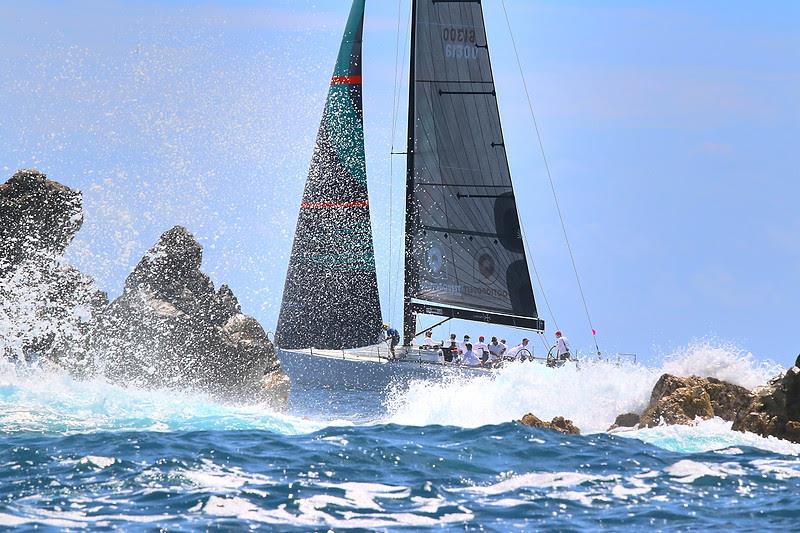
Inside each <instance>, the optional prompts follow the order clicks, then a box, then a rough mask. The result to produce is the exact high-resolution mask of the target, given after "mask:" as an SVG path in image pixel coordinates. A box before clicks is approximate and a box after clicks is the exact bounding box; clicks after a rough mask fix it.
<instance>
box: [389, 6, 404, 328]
mask: <svg viewBox="0 0 800 533" xmlns="http://www.w3.org/2000/svg"><path fill="white" fill-rule="evenodd" d="M402 5H403V0H397V34H396V37H395V45H394V92H393V93H392V133H391V139H392V140H391V148H390V150H389V261H388V262H389V268H388V271H389V275H388V282H387V283H386V286H387V288H388V291H389V298H392V283H393V279H392V260H393V259H394V253H393V250H392V242H393V241H394V140H395V132H396V128H397V106H396V103H395V102H396V101H397V78H398V72H399V70H400V21H401V19H402ZM390 301H391V302H392V303H393V302H394V299H391V300H390ZM392 303H390V304H389V323H390V324H391V323H392V322H393V321H394V305H392Z"/></svg>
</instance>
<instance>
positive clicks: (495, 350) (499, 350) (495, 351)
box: [488, 337, 506, 363]
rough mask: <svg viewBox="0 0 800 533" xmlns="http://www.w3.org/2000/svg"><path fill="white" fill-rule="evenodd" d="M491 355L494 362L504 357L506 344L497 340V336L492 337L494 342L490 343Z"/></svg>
mask: <svg viewBox="0 0 800 533" xmlns="http://www.w3.org/2000/svg"><path fill="white" fill-rule="evenodd" d="M488 349H489V357H490V360H491V362H492V363H497V362H498V361H500V360H501V359H502V358H503V353H504V352H505V351H506V348H505V346H503V345H502V344H500V343H499V342H497V337H492V342H490V343H489V348H488Z"/></svg>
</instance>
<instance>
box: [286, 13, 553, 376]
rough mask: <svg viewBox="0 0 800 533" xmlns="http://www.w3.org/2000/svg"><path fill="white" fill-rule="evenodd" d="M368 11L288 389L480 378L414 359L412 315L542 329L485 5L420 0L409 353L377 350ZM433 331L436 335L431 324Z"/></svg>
mask: <svg viewBox="0 0 800 533" xmlns="http://www.w3.org/2000/svg"><path fill="white" fill-rule="evenodd" d="M364 7H365V0H354V1H353V5H352V8H351V11H350V15H349V18H348V22H347V26H346V29H345V32H344V37H343V39H342V44H341V47H340V50H339V54H338V57H337V60H336V67H335V69H334V73H333V76H332V77H331V82H330V83H331V84H330V89H329V92H328V97H327V102H326V105H325V109H324V112H323V116H322V121H321V124H320V128H319V132H318V135H317V141H316V147H315V150H314V155H313V158H312V161H311V168H310V171H309V174H308V178H307V181H306V185H305V190H304V193H303V199H302V203H301V205H300V214H299V217H298V221H297V229H296V232H295V237H294V244H293V247H292V252H291V256H290V261H289V267H288V272H287V276H286V283H285V287H284V293H283V300H282V304H281V310H280V316H279V319H278V326H277V330H276V344H277V346H278V351H279V356H280V359H281V362H282V364H283V366H284V368H285V370H286V371H287V372H288V374H289V376H290V378H292V380H293V383H295V384H298V383H309V384H323V385H329V386H344V387H360V388H374V387H383V386H385V385H386V384H388V383H390V382H392V381H397V380H405V379H409V378H413V377H423V378H428V377H440V376H446V375H451V374H452V373H473V372H479V371H480V370H479V369H471V368H464V367H458V366H455V365H449V364H444V362H443V361H442V358H441V354H440V353H439V352H438V351H430V350H421V349H416V348H415V347H414V346H413V343H414V339H415V337H417V336H418V335H420V334H421V332H418V331H416V329H417V316H418V315H430V316H435V317H439V318H440V319H441V320H440V323H443V322H445V321H447V320H451V319H464V320H470V321H479V322H482V323H484V324H499V325H505V326H512V327H516V328H522V329H526V330H530V331H533V332H543V331H544V327H545V324H544V321H543V320H542V319H541V318H539V316H538V313H537V309H536V303H535V299H534V294H533V289H532V285H531V278H530V273H529V270H528V262H527V257H526V249H525V242H524V239H523V236H522V231H521V228H520V221H519V216H518V213H517V207H516V199H515V196H514V188H513V183H512V180H511V173H510V170H509V164H508V159H507V155H506V146H505V142H504V139H503V130H502V127H501V123H500V113H499V110H498V104H497V93H496V90H495V84H494V78H493V75H492V66H491V58H490V54H489V46H488V42H487V38H486V29H485V26H484V17H483V8H482V5H481V2H479V1H466V0H462V1H457V0H412V17H411V24H412V26H411V61H410V65H409V68H410V70H409V98H408V145H407V150H406V156H407V172H406V194H405V268H404V272H405V276H404V287H405V290H404V302H403V303H404V305H403V310H404V312H403V343H402V347H398V348H397V349H396V351H395V353H394V354H393V355H394V356H392V354H390V352H389V348H388V347H387V346H386V344H381V343H380V340H381V339H382V318H381V316H382V315H381V304H380V299H379V293H378V281H377V274H376V268H375V253H374V246H373V239H372V228H371V223H370V211H369V196H368V192H367V171H366V161H365V151H364V127H363V108H362V84H361V81H362V77H361V76H362V34H363V26H364ZM437 325H438V324H437Z"/></svg>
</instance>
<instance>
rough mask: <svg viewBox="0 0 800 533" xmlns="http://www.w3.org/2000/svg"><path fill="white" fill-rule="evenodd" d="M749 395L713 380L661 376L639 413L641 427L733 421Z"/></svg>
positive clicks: (729, 384) (745, 403) (722, 382)
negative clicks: (645, 405)
mask: <svg viewBox="0 0 800 533" xmlns="http://www.w3.org/2000/svg"><path fill="white" fill-rule="evenodd" d="M751 398H752V393H751V392H750V391H748V390H747V389H745V388H744V387H740V386H738V385H734V384H732V383H728V382H725V381H721V380H719V379H716V378H701V377H698V376H689V377H677V376H673V375H671V374H664V375H662V376H661V377H660V378H659V380H658V382H657V383H656V385H655V386H654V387H653V392H652V394H651V395H650V404H649V405H648V406H647V409H645V411H644V413H642V417H641V421H640V424H641V425H642V426H646V427H653V426H657V425H659V424H661V423H662V422H663V423H666V424H691V423H692V422H693V421H694V419H695V418H696V417H700V418H704V419H708V418H712V417H714V416H718V417H720V418H723V419H724V420H733V418H734V417H735V416H736V412H737V411H738V410H739V409H740V408H742V407H743V406H745V405H747V404H748V403H749V402H750V399H751Z"/></svg>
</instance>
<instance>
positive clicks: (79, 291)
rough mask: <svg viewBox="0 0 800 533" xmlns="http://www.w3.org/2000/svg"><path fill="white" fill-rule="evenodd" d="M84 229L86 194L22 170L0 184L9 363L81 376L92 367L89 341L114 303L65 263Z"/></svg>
mask: <svg viewBox="0 0 800 533" xmlns="http://www.w3.org/2000/svg"><path fill="white" fill-rule="evenodd" d="M82 223H83V212H82V210H81V195H80V193H79V192H77V191H74V190H72V189H69V188H68V187H65V186H63V185H61V184H59V183H56V182H54V181H51V180H48V179H47V177H46V176H45V175H44V174H42V173H40V172H38V171H36V170H20V171H18V172H17V173H15V174H14V175H13V176H12V177H11V179H9V180H8V181H7V182H6V183H4V184H2V185H0V243H2V246H0V316H3V320H2V321H0V345H1V346H2V352H0V353H2V354H3V355H5V356H6V357H10V358H14V359H20V358H26V359H28V358H32V357H36V358H44V359H45V360H47V361H57V362H58V363H59V364H60V365H62V366H64V367H67V368H68V369H70V371H73V372H80V371H82V369H84V367H85V366H86V364H87V358H86V349H85V339H86V334H87V333H88V331H90V330H91V329H92V328H93V326H94V322H95V318H96V316H97V314H98V313H99V312H100V311H101V310H102V309H103V308H104V307H105V306H106V305H107V304H108V299H107V298H106V295H105V293H103V292H102V291H100V290H99V289H97V287H96V286H95V284H94V281H93V280H92V279H91V278H90V277H88V276H85V275H84V274H82V273H81V272H79V271H78V270H77V269H75V268H74V267H72V266H70V265H68V264H66V262H65V261H64V259H63V253H64V250H65V249H66V248H67V246H68V245H69V243H70V242H71V241H72V239H73V237H74V236H75V234H76V233H77V231H78V230H79V229H80V227H81V225H82Z"/></svg>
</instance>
